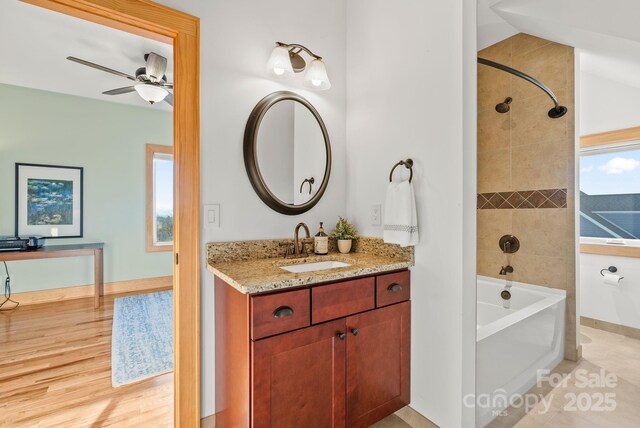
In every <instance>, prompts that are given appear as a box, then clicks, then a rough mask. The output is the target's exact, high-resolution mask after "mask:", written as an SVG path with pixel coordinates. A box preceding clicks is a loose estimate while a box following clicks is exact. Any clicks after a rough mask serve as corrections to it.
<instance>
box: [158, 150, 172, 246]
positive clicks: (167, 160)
mask: <svg viewBox="0 0 640 428" xmlns="http://www.w3.org/2000/svg"><path fill="white" fill-rule="evenodd" d="M153 171H154V174H153V175H154V177H153V178H154V183H153V196H154V197H153V205H154V207H153V208H154V215H153V218H154V233H153V235H154V243H155V244H160V245H163V244H167V245H168V244H172V243H173V155H170V154H166V153H156V154H155V155H154V157H153Z"/></svg>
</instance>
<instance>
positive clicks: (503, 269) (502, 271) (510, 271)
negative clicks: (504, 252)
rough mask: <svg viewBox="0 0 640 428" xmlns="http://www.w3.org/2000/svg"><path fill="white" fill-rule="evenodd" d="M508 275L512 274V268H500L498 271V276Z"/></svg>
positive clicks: (508, 266)
mask: <svg viewBox="0 0 640 428" xmlns="http://www.w3.org/2000/svg"><path fill="white" fill-rule="evenodd" d="M508 273H513V266H511V265H507V266H502V269H500V275H503V276H506V275H507V274H508Z"/></svg>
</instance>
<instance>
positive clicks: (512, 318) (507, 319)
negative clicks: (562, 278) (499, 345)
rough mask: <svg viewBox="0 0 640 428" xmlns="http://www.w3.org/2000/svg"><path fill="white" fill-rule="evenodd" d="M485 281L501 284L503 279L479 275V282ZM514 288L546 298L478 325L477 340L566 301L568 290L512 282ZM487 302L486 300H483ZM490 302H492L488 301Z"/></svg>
mask: <svg viewBox="0 0 640 428" xmlns="http://www.w3.org/2000/svg"><path fill="white" fill-rule="evenodd" d="M480 281H484V282H487V283H489V284H491V285H498V286H501V284H502V282H503V281H502V280H497V279H495V278H490V277H485V276H478V282H480ZM511 285H512V289H516V290H517V289H518V288H520V289H525V290H529V291H533V292H535V293H538V294H542V295H543V296H544V298H543V299H542V300H540V301H538V302H536V303H534V304H532V305H529V306H526V307H524V308H522V309H519V310H517V311H515V312H513V313H511V314H509V315H506V316H504V317H502V318H500V319H498V320H496V321H493V322H491V323H489V324H487V325H484V326H482V327H478V329H477V332H476V342H480V341H481V340H483V339H486V338H487V337H489V336H491V335H493V334H496V333H497V332H499V331H501V330H504V329H505V328H507V327H509V326H511V325H513V324H515V323H516V322H518V321H521V320H523V319H525V318H528V317H530V316H533V315H535V314H537V313H538V312H541V311H543V310H545V309H547V308H549V307H551V306H553V305H556V304H558V303H559V302H564V301H565V299H566V296H567V292H566V291H565V290H559V289H555V288H548V287H543V286H540V285H533V284H524V283H521V282H512V283H511ZM482 303H486V302H482ZM487 304H490V303H487Z"/></svg>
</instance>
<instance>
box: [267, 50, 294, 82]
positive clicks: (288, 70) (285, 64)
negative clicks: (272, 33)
mask: <svg viewBox="0 0 640 428" xmlns="http://www.w3.org/2000/svg"><path fill="white" fill-rule="evenodd" d="M267 73H268V74H269V75H271V76H273V77H277V78H280V79H286V78H288V77H291V76H293V67H292V66H291V58H290V57H289V50H288V49H287V48H285V47H284V46H276V47H275V48H273V51H271V56H270V57H269V61H267Z"/></svg>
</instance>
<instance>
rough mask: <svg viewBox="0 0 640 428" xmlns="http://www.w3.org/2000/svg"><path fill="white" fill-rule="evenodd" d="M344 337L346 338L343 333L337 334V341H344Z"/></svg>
mask: <svg viewBox="0 0 640 428" xmlns="http://www.w3.org/2000/svg"><path fill="white" fill-rule="evenodd" d="M346 337H347V335H346V334H345V333H342V332H338V339H340V340H344V339H345V338H346Z"/></svg>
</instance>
